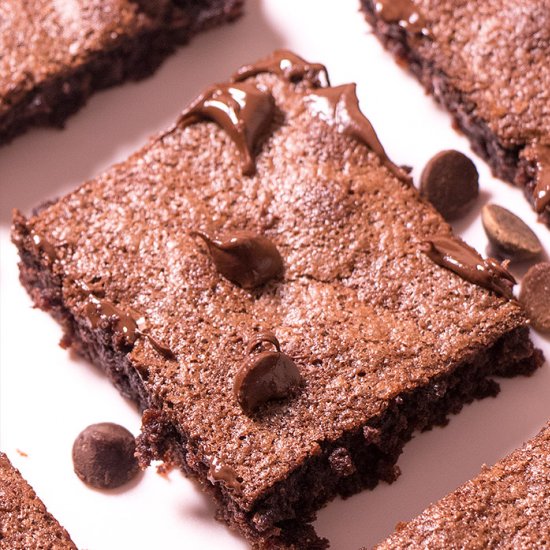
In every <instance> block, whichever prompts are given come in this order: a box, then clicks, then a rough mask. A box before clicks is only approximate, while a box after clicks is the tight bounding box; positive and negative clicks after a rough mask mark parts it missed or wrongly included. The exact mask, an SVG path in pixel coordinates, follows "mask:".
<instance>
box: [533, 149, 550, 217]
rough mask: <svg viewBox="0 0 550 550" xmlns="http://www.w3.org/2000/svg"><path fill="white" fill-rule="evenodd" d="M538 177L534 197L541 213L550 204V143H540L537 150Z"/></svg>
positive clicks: (536, 208) (537, 208)
mask: <svg viewBox="0 0 550 550" xmlns="http://www.w3.org/2000/svg"><path fill="white" fill-rule="evenodd" d="M535 158H536V167H537V179H536V185H535V189H534V191H533V197H534V199H535V210H536V211H537V212H538V213H539V214H540V213H541V212H542V211H543V210H544V209H545V208H546V207H547V206H548V205H550V145H538V146H537V147H536V150H535Z"/></svg>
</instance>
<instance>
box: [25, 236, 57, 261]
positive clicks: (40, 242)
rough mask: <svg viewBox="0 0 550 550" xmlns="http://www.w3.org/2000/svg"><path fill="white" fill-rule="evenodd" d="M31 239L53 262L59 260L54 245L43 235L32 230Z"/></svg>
mask: <svg viewBox="0 0 550 550" xmlns="http://www.w3.org/2000/svg"><path fill="white" fill-rule="evenodd" d="M31 239H32V242H33V243H34V246H35V247H36V248H37V249H38V250H40V251H41V252H43V253H44V254H45V255H46V256H47V257H48V259H49V260H50V261H51V262H53V261H55V260H57V251H56V249H55V246H53V244H52V243H50V242H49V241H48V240H47V239H46V238H45V237H44V236H43V235H41V234H40V233H38V232H37V231H34V230H32V231H31Z"/></svg>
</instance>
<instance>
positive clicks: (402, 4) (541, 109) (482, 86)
mask: <svg viewBox="0 0 550 550" xmlns="http://www.w3.org/2000/svg"><path fill="white" fill-rule="evenodd" d="M361 3H362V7H363V9H364V12H365V14H366V17H367V20H368V21H369V22H370V23H371V24H372V26H373V29H374V33H375V35H376V36H377V37H378V38H379V39H380V40H381V41H382V43H383V44H384V45H385V46H386V48H387V49H388V50H390V51H391V52H392V53H393V54H394V55H395V56H396V57H397V58H398V60H399V61H400V62H401V64H403V65H405V66H406V67H408V69H409V70H410V71H411V72H412V73H413V74H414V75H415V76H416V77H417V78H418V80H419V81H420V82H421V84H422V85H423V86H424V88H425V89H426V90H427V91H428V92H429V93H431V94H432V95H433V96H434V98H435V99H436V100H437V101H438V102H439V103H440V104H441V105H443V106H444V107H445V108H446V109H447V110H448V111H449V112H450V113H451V115H452V116H453V118H454V121H455V124H456V126H457V127H458V128H460V129H461V130H462V131H463V132H464V133H465V134H466V136H467V137H468V138H469V139H470V142H471V144H472V147H473V149H474V150H475V151H476V152H477V153H478V154H479V155H480V156H482V157H483V158H485V159H486V160H487V161H488V162H489V164H490V166H491V168H492V170H493V173H494V174H495V176H498V177H500V178H502V179H504V180H507V181H509V182H512V183H515V184H517V185H519V186H520V187H522V188H523V189H524V191H525V194H526V196H527V198H528V199H529V201H530V202H531V203H532V205H533V207H534V209H535V210H536V212H538V214H539V215H540V219H541V220H542V221H544V222H545V223H546V224H547V225H548V226H549V227H550V110H549V109H548V89H549V88H550V63H548V59H549V58H550V1H549V0H525V1H523V2H521V5H518V2H515V1H514V0H490V1H488V0H474V1H472V0H399V1H395V0H382V1H376V2H375V1H374V0H361ZM411 21H412V23H411Z"/></svg>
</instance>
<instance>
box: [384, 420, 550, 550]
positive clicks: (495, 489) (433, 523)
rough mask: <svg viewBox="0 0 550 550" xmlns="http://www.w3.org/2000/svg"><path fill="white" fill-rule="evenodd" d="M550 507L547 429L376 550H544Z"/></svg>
mask: <svg viewBox="0 0 550 550" xmlns="http://www.w3.org/2000/svg"><path fill="white" fill-rule="evenodd" d="M549 505H550V423H549V424H547V425H546V427H545V428H544V429H543V430H541V431H540V432H539V434H538V435H537V436H536V437H534V438H533V439H531V440H530V441H528V442H527V443H526V444H525V445H524V446H523V447H521V449H518V450H516V451H514V452H513V453H512V454H510V455H508V456H507V457H506V458H504V459H502V460H501V461H500V462H497V464H495V465H494V466H493V467H492V468H488V467H485V468H484V469H483V471H482V472H481V474H479V475H478V476H477V477H476V478H474V479H472V480H471V481H468V482H467V483H466V484H464V485H462V486H461V487H459V488H458V489H457V490H456V491H454V492H453V493H451V494H449V495H447V496H446V497H445V498H443V499H442V500H440V501H439V502H437V503H436V504H433V505H432V506H430V507H429V508H428V509H427V510H426V511H425V512H424V513H422V514H421V515H420V516H418V517H417V518H415V519H413V520H412V521H411V522H409V523H403V524H400V526H399V527H398V528H397V531H396V532H395V533H394V534H393V535H392V536H391V537H389V538H388V539H387V540H386V541H384V542H383V543H381V544H380V545H379V546H377V548H379V549H383V548H388V549H389V548H393V549H395V548H412V547H414V548H545V547H546V546H545V545H547V544H548V541H549V540H550V517H549V515H548V511H549Z"/></svg>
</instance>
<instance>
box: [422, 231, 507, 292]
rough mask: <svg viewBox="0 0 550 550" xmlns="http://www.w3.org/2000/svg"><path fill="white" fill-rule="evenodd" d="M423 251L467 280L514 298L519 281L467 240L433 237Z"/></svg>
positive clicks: (437, 262) (504, 265)
mask: <svg viewBox="0 0 550 550" xmlns="http://www.w3.org/2000/svg"><path fill="white" fill-rule="evenodd" d="M422 251H423V252H424V253H425V254H426V255H427V256H428V257H429V258H430V259H431V260H433V261H434V262H435V263H436V264H438V265H440V266H442V267H445V268H447V269H449V270H451V271H453V272H454V273H456V274H457V275H460V276H461V277H462V278H463V279H466V280H467V281H469V282H471V283H474V284H477V285H479V286H482V287H484V288H487V289H489V290H493V291H494V292H496V293H497V294H500V295H502V296H505V297H506V298H512V297H513V294H512V288H513V286H514V285H515V284H516V280H515V279H514V277H513V276H512V274H511V273H510V272H509V271H508V270H507V269H506V263H503V265H501V264H500V263H499V262H497V260H495V259H494V258H486V259H483V258H482V257H481V256H480V255H479V254H478V252H477V251H476V250H474V249H473V248H472V247H471V246H468V245H467V244H466V243H465V242H464V241H461V240H460V239H458V238H456V237H452V236H447V235H443V236H437V237H432V238H431V239H430V240H429V241H426V242H425V243H423V246H422Z"/></svg>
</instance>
